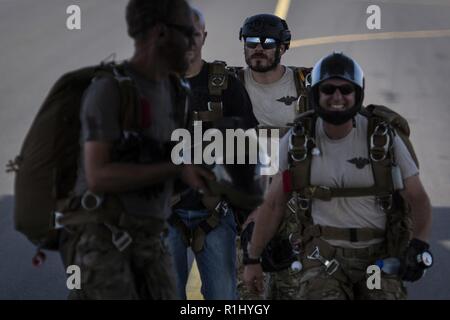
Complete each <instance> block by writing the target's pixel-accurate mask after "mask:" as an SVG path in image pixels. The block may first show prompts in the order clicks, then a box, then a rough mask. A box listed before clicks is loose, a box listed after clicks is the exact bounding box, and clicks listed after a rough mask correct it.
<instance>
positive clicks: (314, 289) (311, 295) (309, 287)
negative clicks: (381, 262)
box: [296, 248, 407, 300]
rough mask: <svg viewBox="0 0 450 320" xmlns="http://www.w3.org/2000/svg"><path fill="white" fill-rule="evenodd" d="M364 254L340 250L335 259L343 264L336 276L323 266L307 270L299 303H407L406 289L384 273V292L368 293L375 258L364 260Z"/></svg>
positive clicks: (382, 283)
mask: <svg viewBox="0 0 450 320" xmlns="http://www.w3.org/2000/svg"><path fill="white" fill-rule="evenodd" d="M361 250H364V249H357V250H356V251H358V252H359V253H358V254H357V255H355V252H356V251H355V250H353V249H343V248H337V253H336V257H335V258H336V259H337V260H338V261H339V262H340V267H339V269H341V270H339V269H338V271H337V273H338V272H339V273H340V276H339V277H337V276H335V275H329V274H328V273H327V272H326V271H325V268H324V267H323V266H319V267H313V268H309V269H306V270H305V269H304V270H302V271H301V272H300V273H299V287H300V290H299V291H298V294H297V296H296V298H297V299H300V300H303V299H309V300H402V299H406V297H407V293H406V288H405V287H404V286H403V282H402V280H401V279H400V278H399V277H398V276H397V275H386V274H384V273H383V272H381V280H380V284H381V288H380V289H369V288H368V285H367V278H368V275H367V273H366V270H367V267H368V266H369V265H371V264H373V263H374V261H375V259H376V257H375V256H367V257H364V256H363V255H361V254H360V253H361Z"/></svg>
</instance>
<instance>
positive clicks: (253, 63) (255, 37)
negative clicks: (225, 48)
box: [239, 14, 310, 127]
mask: <svg viewBox="0 0 450 320" xmlns="http://www.w3.org/2000/svg"><path fill="white" fill-rule="evenodd" d="M239 39H240V40H243V41H244V55H245V62H246V63H247V65H248V68H246V69H244V70H243V74H241V79H243V80H244V83H245V88H246V89H247V92H248V94H249V96H250V99H251V101H252V105H253V112H254V113H255V116H256V118H257V119H258V121H259V124H260V125H263V126H272V127H285V126H286V125H287V124H288V123H292V121H293V120H294V119H295V117H296V114H298V113H300V112H303V111H305V109H306V107H307V106H306V99H305V98H306V97H305V96H304V95H303V96H304V97H303V99H300V101H298V100H299V98H300V96H301V95H302V93H304V92H303V89H304V87H303V82H304V76H306V74H307V73H309V71H310V69H308V68H289V67H285V66H283V65H282V64H281V63H280V62H281V57H282V56H283V54H284V53H285V52H286V51H287V50H288V49H289V45H290V42H291V32H290V31H289V29H288V25H287V23H286V21H285V20H283V19H281V18H279V17H277V16H274V15H271V14H258V15H255V16H252V17H249V18H247V19H246V20H245V22H244V25H243V26H242V28H241V30H240V32H239ZM297 102H299V104H298V103H297Z"/></svg>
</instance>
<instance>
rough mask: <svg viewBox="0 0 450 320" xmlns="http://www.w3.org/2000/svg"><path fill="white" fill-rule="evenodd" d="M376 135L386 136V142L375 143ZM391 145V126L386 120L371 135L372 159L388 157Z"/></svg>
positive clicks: (380, 159) (377, 159) (378, 159)
mask: <svg viewBox="0 0 450 320" xmlns="http://www.w3.org/2000/svg"><path fill="white" fill-rule="evenodd" d="M376 137H385V139H386V142H385V143H384V144H383V145H381V146H377V145H375V138H376ZM390 145H391V136H390V135H389V127H388V125H387V124H386V123H385V122H382V123H380V124H378V125H377V126H376V127H375V130H374V131H373V134H372V135H371V136H370V152H369V154H370V159H372V161H374V162H378V161H383V160H384V159H386V156H387V154H388V150H389V147H390Z"/></svg>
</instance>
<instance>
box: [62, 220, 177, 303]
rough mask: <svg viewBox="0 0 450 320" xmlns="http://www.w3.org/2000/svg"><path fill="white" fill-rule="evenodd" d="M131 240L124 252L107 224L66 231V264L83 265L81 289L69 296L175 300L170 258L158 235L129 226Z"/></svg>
mask: <svg viewBox="0 0 450 320" xmlns="http://www.w3.org/2000/svg"><path fill="white" fill-rule="evenodd" d="M127 232H128V233H129V234H130V236H131V237H132V240H133V241H132V243H131V244H130V245H129V246H128V247H127V248H126V249H125V250H124V251H122V252H120V251H119V250H118V249H117V248H116V246H115V245H114V244H113V243H112V240H111V239H112V233H111V231H110V229H108V228H107V227H106V225H104V224H100V223H98V224H95V223H90V224H86V225H82V226H76V227H75V228H73V229H72V232H70V233H69V232H67V231H64V232H63V236H62V241H61V246H60V251H61V254H62V257H63V261H64V263H65V265H66V267H67V265H70V264H73V265H77V266H78V267H79V268H80V273H81V289H79V290H77V289H73V290H71V292H70V295H69V299H114V300H116V299H127V300H128V299H158V300H159V299H174V298H175V282H174V280H173V278H172V276H173V271H172V265H171V259H170V256H169V254H168V251H167V249H166V248H165V246H164V245H163V243H162V241H161V237H160V235H159V234H155V232H154V230H152V231H151V232H149V230H148V229H147V230H146V228H140V229H134V230H133V229H127Z"/></svg>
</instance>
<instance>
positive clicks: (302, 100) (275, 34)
mask: <svg viewBox="0 0 450 320" xmlns="http://www.w3.org/2000/svg"><path fill="white" fill-rule="evenodd" d="M239 39H240V40H243V41H244V55H245V62H246V63H247V66H248V67H247V68H245V69H243V70H240V74H239V76H240V78H241V80H242V81H243V82H244V84H245V88H246V89H247V92H248V94H249V96H250V99H251V101H252V106H253V112H254V114H255V117H256V118H257V120H258V122H259V125H260V126H262V127H266V128H267V127H269V128H276V129H279V130H280V136H282V135H283V134H285V133H286V132H287V130H288V124H290V123H292V122H293V121H294V119H295V118H296V116H298V115H299V114H300V113H302V112H304V111H306V109H307V107H308V105H307V99H306V98H307V92H306V87H305V77H306V76H307V74H309V72H310V70H311V69H310V68H303V67H296V68H294V67H286V66H284V65H282V64H281V57H282V56H283V54H284V53H285V52H286V51H287V50H288V49H289V45H290V41H291V32H290V31H289V28H288V25H287V23H286V21H285V20H283V19H281V18H279V17H277V16H275V15H272V14H257V15H254V16H251V17H248V18H247V19H246V20H245V21H244V24H243V26H242V28H241V30H240V32H239ZM256 216H257V211H254V212H253V213H252V214H251V215H250V216H249V217H248V219H247V221H246V222H245V223H244V225H243V229H244V232H243V237H242V239H246V238H248V236H249V234H250V233H251V227H252V225H251V221H253V220H254V219H255V218H256ZM247 226H248V228H247V229H246V227H247ZM280 231H281V230H280ZM279 235H281V233H279ZM282 238H283V236H280V237H279V239H282ZM242 244H243V249H244V251H245V240H244V241H242ZM272 244H273V246H272V247H273V250H272V252H277V253H280V252H281V251H279V250H278V249H277V248H278V244H279V242H278V241H276V240H274V241H273V242H272ZM287 254H288V255H290V253H289V252H288V253H287ZM245 255H246V253H245V252H244V256H245ZM265 256H266V257H268V260H270V261H271V265H272V266H273V267H271V268H267V269H265V270H266V271H268V272H271V274H270V278H269V279H268V290H267V292H266V297H267V298H269V299H290V297H291V294H292V292H295V291H297V290H298V285H297V283H296V280H295V273H296V271H293V270H291V269H290V268H289V266H290V262H289V259H290V257H289V256H286V255H285V254H284V253H283V254H277V258H275V257H274V256H273V255H272V254H267V255H265ZM282 261H283V262H282ZM286 261H287V263H286ZM274 271H276V273H275V272H274ZM239 289H240V291H241V296H242V298H253V297H250V296H251V295H250V294H248V293H247V292H244V290H243V288H241V287H239Z"/></svg>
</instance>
